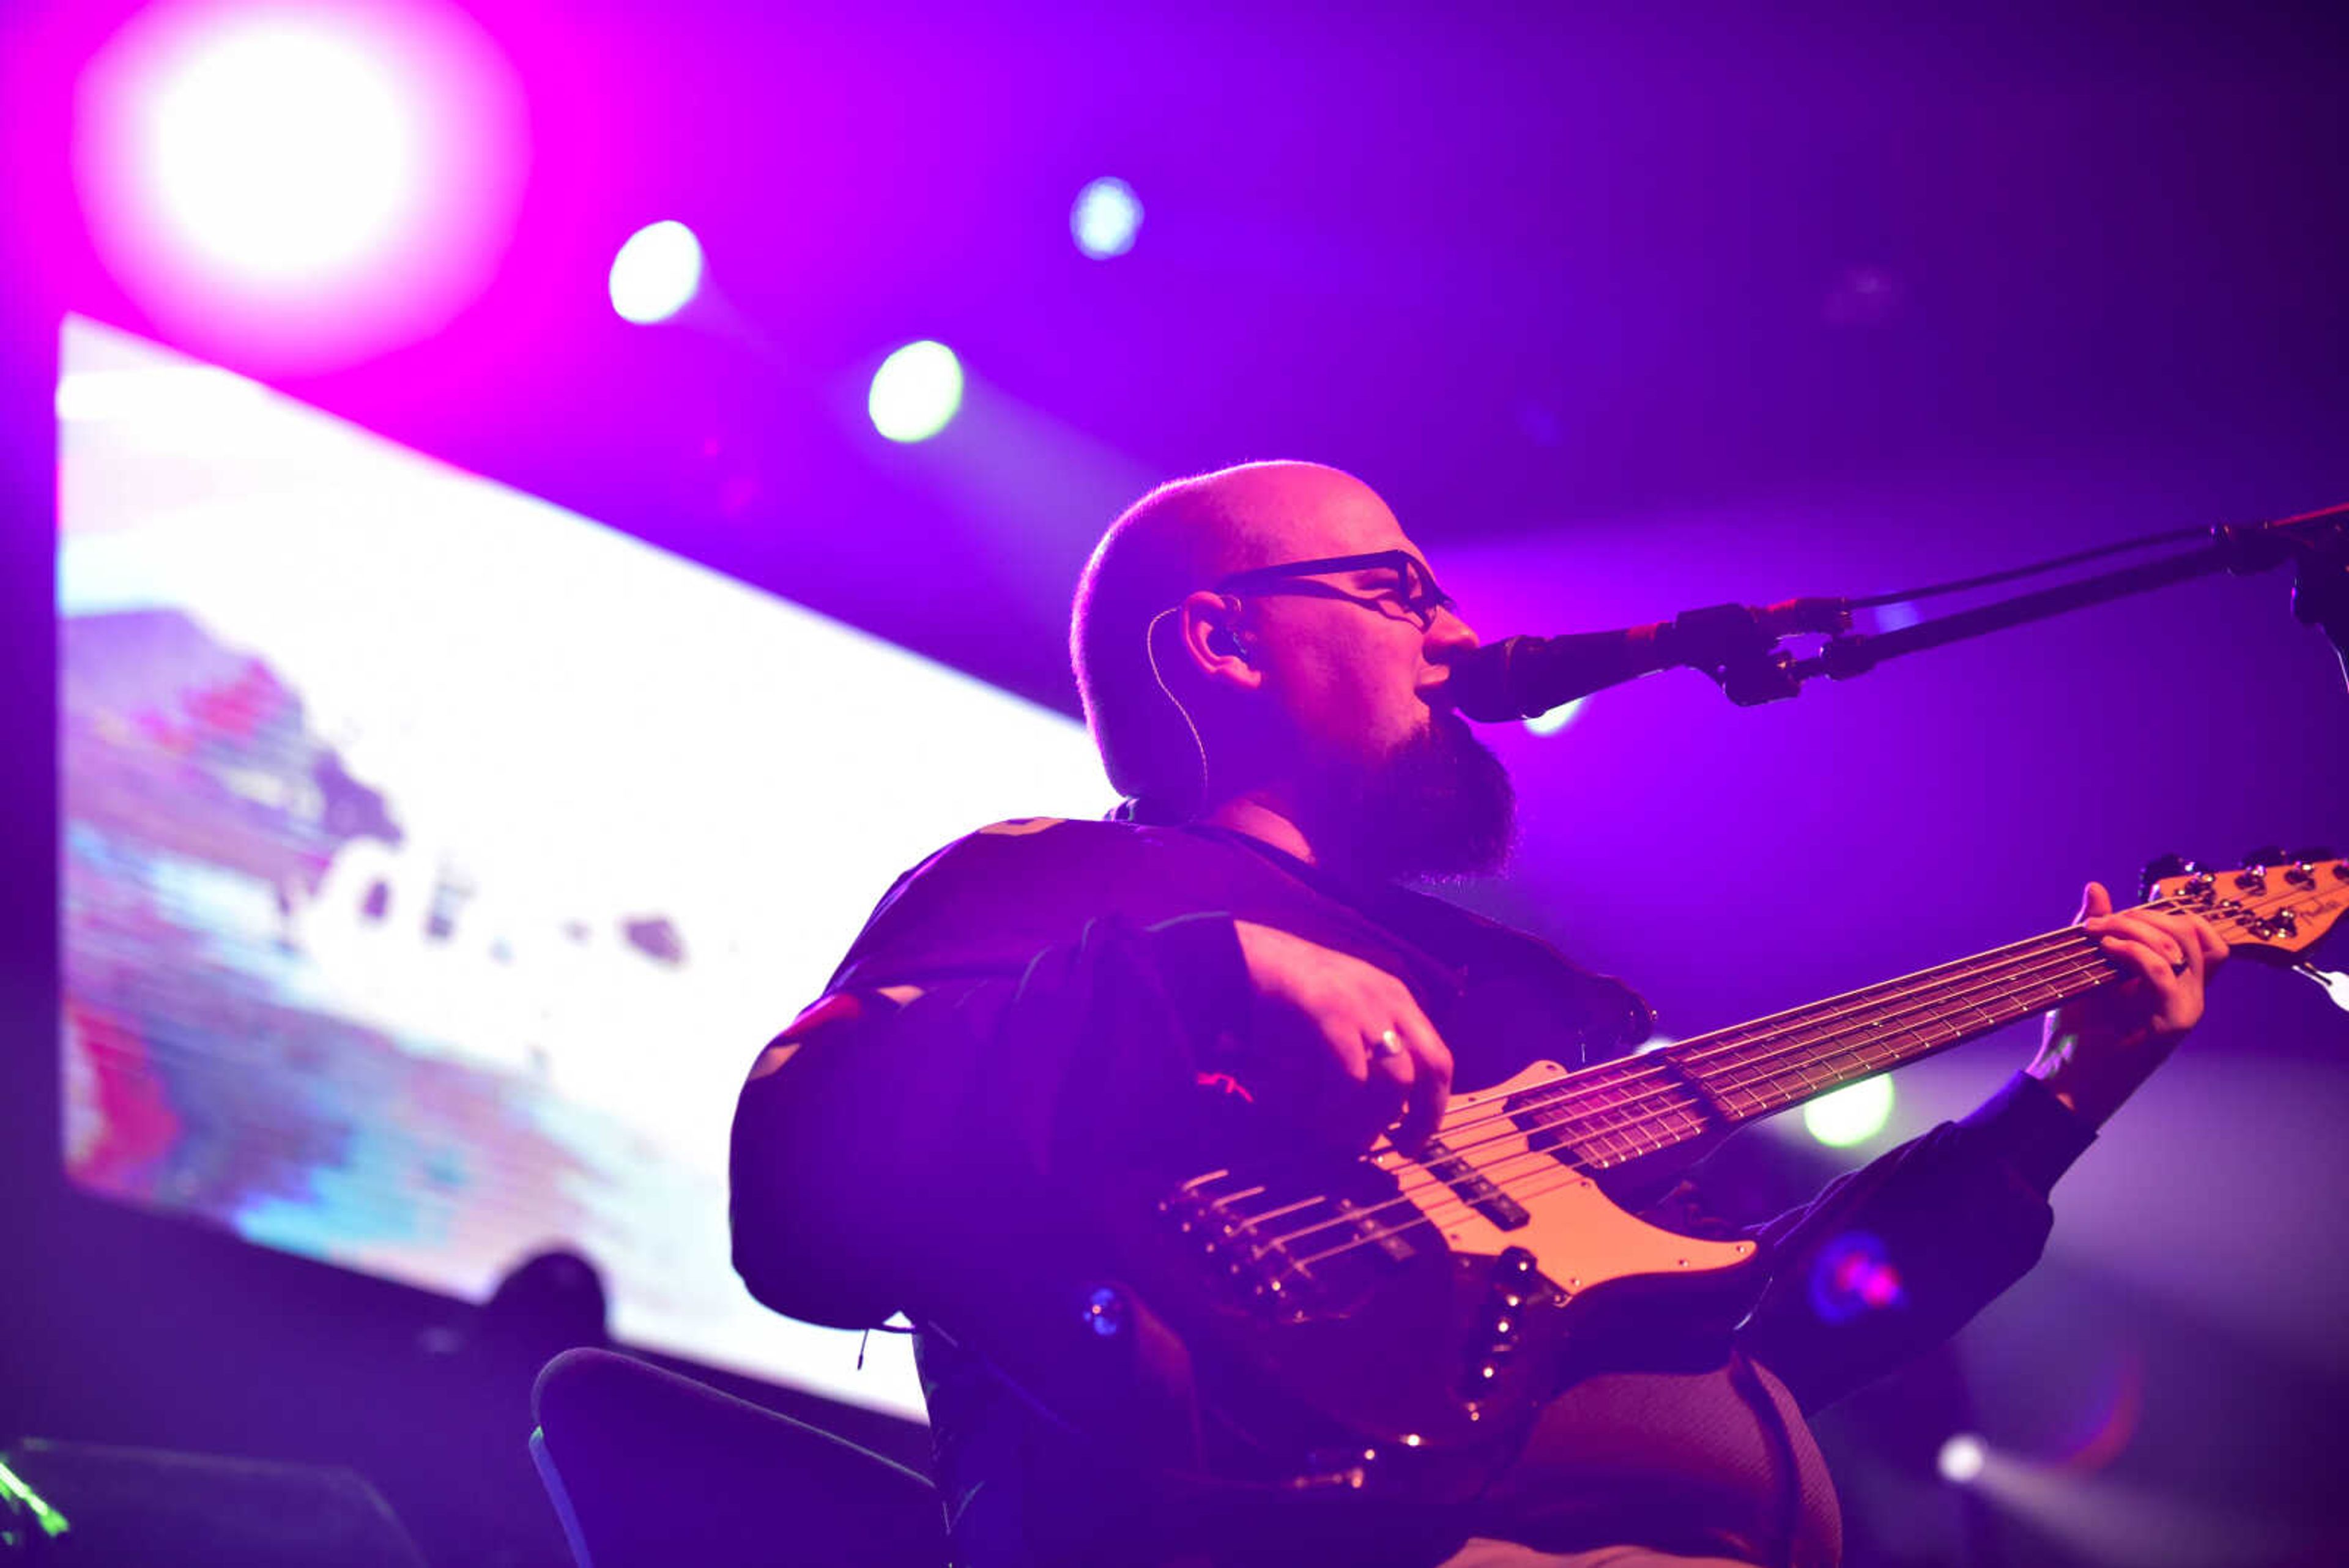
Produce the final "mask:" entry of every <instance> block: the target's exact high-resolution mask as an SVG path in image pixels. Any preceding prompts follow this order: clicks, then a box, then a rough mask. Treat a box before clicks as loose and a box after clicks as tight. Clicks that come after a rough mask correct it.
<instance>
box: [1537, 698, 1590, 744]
mask: <svg viewBox="0 0 2349 1568" xmlns="http://www.w3.org/2000/svg"><path fill="white" fill-rule="evenodd" d="M1586 701H1589V699H1588V698H1585V697H1577V698H1576V699H1575V700H1574V701H1571V702H1561V703H1559V704H1558V705H1557V707H1555V708H1552V709H1551V710H1550V711H1548V712H1547V713H1537V714H1535V715H1534V716H1533V717H1532V718H1530V719H1528V720H1526V732H1527V733H1528V734H1535V735H1555V734H1557V732H1559V731H1560V730H1563V729H1565V728H1566V727H1567V726H1568V724H1571V723H1573V722H1574V721H1575V720H1576V719H1577V718H1578V717H1580V715H1581V713H1582V705H1583V703H1585V702H1586Z"/></svg>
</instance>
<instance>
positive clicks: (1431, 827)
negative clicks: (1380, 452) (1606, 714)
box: [1070, 462, 1515, 878]
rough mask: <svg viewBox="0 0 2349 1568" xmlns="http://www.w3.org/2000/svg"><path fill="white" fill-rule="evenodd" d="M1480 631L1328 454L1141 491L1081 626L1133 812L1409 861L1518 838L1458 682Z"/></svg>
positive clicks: (1371, 863) (1092, 584)
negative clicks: (1460, 705)
mask: <svg viewBox="0 0 2349 1568" xmlns="http://www.w3.org/2000/svg"><path fill="white" fill-rule="evenodd" d="M1300 566H1302V567H1307V568H1309V570H1305V571H1299V570H1297V569H1296V568H1298V567H1300ZM1266 568H1271V569H1273V570H1274V575H1273V576H1258V577H1256V578H1253V579H1250V578H1242V577H1239V576H1238V574H1241V573H1249V572H1260V571H1262V570H1263V569H1266ZM1475 646H1476V634H1475V631H1473V630H1471V629H1470V628H1469V627H1468V626H1467V624H1466V623H1465V622H1464V621H1463V620H1461V618H1459V616H1458V615H1457V614H1456V613H1454V610H1453V608H1452V604H1451V600H1450V599H1448V598H1446V597H1444V595H1443V593H1442V591H1441V590H1440V589H1438V588H1436V587H1435V586H1434V577H1433V574H1432V573H1431V572H1430V571H1429V570H1428V568H1427V566H1426V560H1425V557H1424V556H1422V555H1421V554H1420V552H1419V549H1418V547H1417V546H1416V545H1413V543H1412V541H1411V539H1410V538H1409V537H1408V536H1407V535H1405V534H1404V533H1403V530H1402V524H1401V523H1399V522H1397V521H1396V519H1395V514H1394V513H1393V512H1392V511H1391V510H1389V508H1388V506H1387V504H1386V503H1385V502H1383V501H1381V500H1380V499H1379V495H1378V493H1377V492H1376V491H1374V490H1372V489H1371V487H1370V486H1369V485H1367V484H1365V483H1362V482H1361V480H1359V479H1356V478H1355V477H1354V476H1353V475H1352V474H1350V473H1345V472H1340V470H1338V469H1334V468H1328V467H1324V466H1323V465H1321V464H1319V463H1314V462H1251V463H1247V464H1244V465H1242V466H1240V467H1237V468H1226V469H1221V470H1218V471H1217V472H1214V473H1205V474H1201V475H1199V476H1197V477H1196V478H1193V479H1182V480H1176V481H1175V482H1174V483H1171V484H1164V485H1161V486H1159V488H1157V489H1156V490H1154V491H1152V492H1151V493H1149V494H1148V495H1145V496H1143V498H1142V499H1141V500H1140V501H1138V502H1136V503H1135V504H1133V506H1132V507H1130V508H1128V509H1127V511H1126V512H1125V514H1124V515H1123V516H1121V517H1120V518H1118V520H1117V521H1116V522H1115V523H1113V524H1111V525H1110V529H1109V532H1108V534H1107V535H1104V536H1103V537H1102V542H1101V545H1100V546H1099V547H1098V548H1097V549H1095V550H1094V552H1093V556H1092V561H1091V562H1090V563H1089V564H1088V565H1087V566H1086V567H1085V571H1084V576H1083V577H1082V579H1081V581H1080V582H1079V584H1078V587H1077V603H1076V615H1075V618H1074V624H1073V626H1072V628H1071V632H1070V651H1071V656H1072V658H1073V659H1074V662H1075V664H1076V670H1077V685H1078V689H1079V690H1080V691H1081V692H1082V693H1083V696H1084V702H1085V719H1086V721H1087V722H1088V723H1090V724H1091V726H1092V734H1093V741H1094V743H1095V744H1096V745H1097V746H1098V747H1099V748H1100V750H1101V754H1102V763H1103V764H1104V765H1105V766H1106V767H1107V768H1108V770H1109V776H1110V782H1111V783H1112V784H1115V785H1116V786H1117V788H1118V789H1119V791H1120V792H1122V793H1123V794H1126V795H1128V796H1130V797H1132V799H1133V802H1134V808H1133V815H1135V816H1136V817H1137V818H1138V819H1140V820H1142V821H1144V822H1165V823H1172V822H1186V821H1194V820H1197V821H1207V822H1213V823H1215V824H1216V825H1218V826H1225V827H1232V828H1238V829H1239V830H1241V831H1246V832H1252V833H1255V834H1257V836H1263V837H1266V838H1267V839H1268V842H1277V843H1280V844H1282V845H1283V846H1285V847H1287V848H1288V849H1289V850H1290V851H1291V852H1292V853H1297V854H1299V855H1301V856H1302V857H1304V858H1306V859H1309V860H1317V861H1320V862H1322V863H1325V864H1330V865H1335V866H1339V867H1344V868H1345V869H1347V870H1348V871H1350V872H1352V873H1355V874H1358V875H1362V876H1366V877H1393V878H1408V877H1444V876H1461V875H1474V874H1475V873H1478V872H1481V871H1487V870H1491V869H1494V868H1495V867H1497V866H1498V865H1499V864H1500V862H1501V860H1502V859H1503V858H1504V857H1506V854H1507V851H1508V846H1509V841H1510V837H1511V833H1512V825H1513V823H1514V821H1515V809H1514V799H1513V796H1512V793H1511V791H1510V788H1509V779H1508V772H1507V770H1506V769H1505V768H1504V767H1503V766H1502V765H1501V763H1500V759H1499V758H1498V757H1496V756H1495V755H1494V754H1493V753H1492V752H1491V750H1490V749H1489V748H1487V747H1485V745H1484V744H1483V743H1482V742H1479V741H1478V740H1476V738H1475V736H1474V735H1472V734H1471V733H1470V732H1469V731H1468V727H1467V725H1466V724H1464V722H1461V719H1460V716H1459V715H1458V714H1457V713H1455V712H1454V711H1452V708H1451V702H1450V693H1449V691H1448V690H1447V688H1448V684H1449V680H1450V674H1451V667H1452V664H1453V661H1454V660H1455V659H1459V658H1461V657H1463V656H1464V655H1465V654H1467V653H1468V652H1470V651H1471V650H1473V649H1475Z"/></svg>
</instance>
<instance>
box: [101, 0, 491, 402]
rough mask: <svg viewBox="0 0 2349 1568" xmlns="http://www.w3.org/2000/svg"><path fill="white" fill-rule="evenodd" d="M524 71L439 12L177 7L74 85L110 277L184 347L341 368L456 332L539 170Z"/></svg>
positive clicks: (434, 0) (118, 42)
mask: <svg viewBox="0 0 2349 1568" xmlns="http://www.w3.org/2000/svg"><path fill="white" fill-rule="evenodd" d="M527 127H528V120H527V116H526V114H525V112H524V110H523V106H522V99H521V89H520V84H519V82H518V80H517V79H516V78H514V76H513V74H512V69H511V67H508V66H507V65H506V63H505V61H504V60H503V59H502V57H500V56H499V54H498V53H497V51H496V49H495V47H493V46H492V44H491V43H490V41H489V39H488V38H487V36H485V35H484V34H482V33H481V30H480V28H479V27H478V26H476V25H475V24H474V23H473V22H472V20H471V18H470V17H468V16H465V15H464V14H463V13H462V12H461V11H460V10H459V9H458V8H457V7H456V6H454V5H448V4H444V3H442V0H391V3H388V4H380V5H367V6H348V7H346V6H335V7H324V6H319V7H305V6H295V5H282V4H280V5H258V4H256V5H251V6H237V5H222V4H220V3H217V0H185V3H181V4H176V5H174V4H169V3H166V4H161V5H150V6H148V7H146V8H144V9H142V10H140V12H139V14H138V15H136V16H133V17H132V18H131V19H130V20H129V22H128V23H126V24H125V25H124V26H123V27H122V28H121V30H120V31H119V32H118V33H117V34H116V35H115V36H112V37H110V38H109V39H108V40H107V42H106V44H105V45H104V46H103V47H100V48H99V49H98V52H97V53H96V54H94V55H93V56H92V57H91V59H90V62H89V64H88V67H86V68H85V69H84V70H83V72H82V74H81V77H80V78H79V80H78V83H77V84H76V89H75V106H74V147H73V159H74V179H75V184H76V188H77V191H78V194H79V197H80V200H81V204H82V207H83V211H84V213H85V214H86V216H87V218H88V224H89V233H90V237H91V239H92V241H93V243H94V244H95V246H96V249H97V251H98V257H99V259H100V260H101V261H102V262H103V263H104V265H106V267H107V269H108V270H109V272H111V273H112V274H113V275H114V276H115V277H116V278H117V279H118V280H119V282H120V283H121V284H122V285H123V286H124V287H125V289H126V290H127V291H128V292H129V293H130V294H131V295H133V296H135V297H136V298H137V299H138V300H139V302H140V305H142V306H145V308H146V309H147V310H148V311H149V312H150V313H151V314H152V315H153V316H155V317H157V318H158V319H159V320H160V321H162V322H164V323H166V324H167V326H168V327H170V328H171V330H172V331H173V333H174V335H175V336H177V337H179V338H180V339H181V342H182V343H183V345H185V346H187V347H191V348H197V349H199V350H202V351H204V352H206V353H208V354H226V353H233V355H234V356H235V357H236V358H237V359H238V360H239V361H240V362H243V363H246V364H252V365H262V366H266V367H268V368H271V369H279V368H298V369H311V368H318V367H323V366H327V365H333V364H347V363H350V362H352V361H355V360H357V359H358V358H365V357H366V356H367V355H369V354H371V353H375V352H379V351H380V350H382V349H383V348H388V347H389V346H391V345H393V344H396V343H400V342H408V341H413V340H415V339H416V338H418V337H422V336H424V335H426V334H427V333H429V332H430V331H432V330H434V329H435V328H437V327H440V326H441V325H442V324H443V323H445V322H446V321H447V319H448V318H449V317H450V316H451V315H453V314H454V313H455V312H456V311H457V310H458V309H459V308H460V307H461V306H463V305H464V304H465V303H466V302H467V301H469V300H470V299H471V298H472V297H473V296H475V295H476V294H477V293H478V291H479V289H480V288H481V285H482V284H483V283H485V282H486V281H487V278H488V276H489V274H490V272H491V271H492V269H493V268H494V267H495V266H496V265H497V263H498V261H499V259H500V258H501V257H502V254H503V252H504V249H505V244H506V241H507V239H508V237H509V236H510V234H511V233H512V220H513V216H514V212H515V209H516V206H517V205H518V203H519V200H520V192H521V186H522V180H523V171H524V170H525V169H526V168H527V166H528V152H527V144H528V129H527Z"/></svg>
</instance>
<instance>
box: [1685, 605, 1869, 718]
mask: <svg viewBox="0 0 2349 1568" xmlns="http://www.w3.org/2000/svg"><path fill="white" fill-rule="evenodd" d="M1850 629H1851V607H1850V605H1849V604H1848V603H1847V602H1846V601H1845V600H1842V599H1831V598H1805V599H1786V600H1785V601H1783V602H1781V603H1778V604H1775V605H1771V606H1769V607H1766V608H1762V609H1756V608H1755V607H1754V606H1752V605H1739V604H1728V605H1707V606H1706V607H1703V608H1702V609H1692V610H1682V612H1681V613H1680V614H1679V615H1676V616H1674V617H1673V618H1671V621H1670V622H1668V623H1667V624H1666V625H1665V626H1664V627H1663V628H1661V634H1660V636H1659V637H1658V639H1657V640H1658V643H1659V651H1660V652H1661V653H1662V654H1663V655H1664V656H1665V659H1667V660H1668V661H1669V662H1670V663H1672V664H1680V665H1686V666H1688V667H1689V668H1691V669H1692V670H1702V671H1704V673H1705V674H1707V675H1709V676H1711V677H1712V678H1713V682H1714V684H1716V685H1718V686H1719V687H1720V688H1721V690H1722V691H1723V694H1724V695H1725V696H1727V697H1728V699H1729V700H1730V701H1733V702H1734V703H1736V704H1737V705H1738V706H1739V707H1741V708H1754V707H1759V706H1760V705H1761V704H1763V703H1764V702H1780V701H1785V700H1786V699H1787V698H1789V697H1798V696H1800V695H1802V691H1803V682H1802V678H1801V677H1800V676H1799V675H1797V674H1796V673H1795V656H1794V655H1793V654H1791V653H1788V652H1786V651H1785V649H1781V648H1780V647H1779V646H1778V644H1779V641H1780V639H1784V638H1786V637H1790V636H1793V635H1795V633H1797V632H1806V631H1813V632H1825V633H1828V634H1831V635H1832V634H1837V633H1841V632H1846V631H1848V630H1850Z"/></svg>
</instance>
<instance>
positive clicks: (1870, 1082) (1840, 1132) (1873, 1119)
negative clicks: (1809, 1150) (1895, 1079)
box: [1803, 1074, 1892, 1148]
mask: <svg viewBox="0 0 2349 1568" xmlns="http://www.w3.org/2000/svg"><path fill="white" fill-rule="evenodd" d="M1891 1119H1892V1080H1891V1079H1889V1078H1888V1077H1885V1076H1883V1075H1880V1074H1879V1075H1878V1076H1876V1077H1873V1078H1862V1079H1861V1080H1860V1081H1859V1082H1858V1083H1857V1084H1851V1085H1847V1086H1845V1087H1843V1088H1840V1089H1837V1091H1836V1092H1835V1093H1833V1094H1831V1095H1821V1096H1819V1097H1818V1098H1817V1099H1816V1100H1813V1101H1812V1102H1811V1103H1810V1104H1809V1105H1807V1106H1804V1107H1803V1127H1804V1128H1805V1129H1806V1131H1808V1132H1809V1133H1810V1135H1811V1136H1812V1137H1815V1138H1816V1139H1818V1140H1819V1141H1820V1142H1821V1143H1823V1144H1826V1146H1827V1147H1829V1148H1849V1147H1851V1146H1852V1145H1854V1144H1857V1143H1866V1142H1867V1141H1868V1139H1869V1138H1872V1137H1875V1136H1876V1135H1877V1134H1878V1133H1880V1132H1882V1131H1883V1130H1884V1124H1885V1123H1887V1122H1889V1121H1890V1120H1891Z"/></svg>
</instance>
